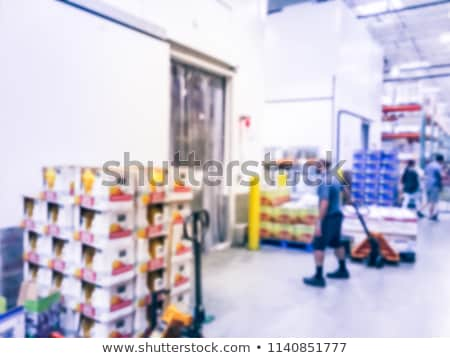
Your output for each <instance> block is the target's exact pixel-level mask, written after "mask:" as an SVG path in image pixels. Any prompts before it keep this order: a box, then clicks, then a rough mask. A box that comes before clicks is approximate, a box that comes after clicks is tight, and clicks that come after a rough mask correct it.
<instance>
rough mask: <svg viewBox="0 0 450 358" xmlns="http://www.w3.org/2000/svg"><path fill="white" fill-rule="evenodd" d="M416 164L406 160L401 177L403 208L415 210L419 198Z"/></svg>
mask: <svg viewBox="0 0 450 358" xmlns="http://www.w3.org/2000/svg"><path fill="white" fill-rule="evenodd" d="M415 165H416V162H415V161H414V160H408V164H407V165H406V168H405V171H404V172H403V175H402V185H403V203H402V207H403V208H410V209H416V208H417V202H418V198H419V195H418V194H419V189H420V182H419V174H418V173H417V170H416V169H415Z"/></svg>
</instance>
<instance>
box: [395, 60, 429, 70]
mask: <svg viewBox="0 0 450 358" xmlns="http://www.w3.org/2000/svg"><path fill="white" fill-rule="evenodd" d="M398 67H399V69H400V70H410V69H414V68H422V67H430V63H429V62H427V61H414V62H406V63H402V64H400V65H398Z"/></svg>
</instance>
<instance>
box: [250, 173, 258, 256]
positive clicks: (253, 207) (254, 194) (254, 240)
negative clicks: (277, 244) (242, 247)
mask: <svg viewBox="0 0 450 358" xmlns="http://www.w3.org/2000/svg"><path fill="white" fill-rule="evenodd" d="M260 201H261V190H260V183H259V177H258V176H254V177H253V178H252V179H251V181H250V191H249V194H248V249H249V250H259V225H260V221H259V220H260V205H261V202H260Z"/></svg>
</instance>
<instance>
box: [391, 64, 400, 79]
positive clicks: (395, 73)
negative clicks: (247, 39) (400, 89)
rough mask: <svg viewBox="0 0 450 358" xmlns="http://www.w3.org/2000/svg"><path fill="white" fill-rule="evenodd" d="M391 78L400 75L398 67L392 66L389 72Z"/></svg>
mask: <svg viewBox="0 0 450 358" xmlns="http://www.w3.org/2000/svg"><path fill="white" fill-rule="evenodd" d="M389 74H390V75H391V76H392V77H398V76H399V75H400V69H399V68H398V66H392V68H391V71H390V73H389Z"/></svg>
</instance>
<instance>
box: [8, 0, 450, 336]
mask: <svg viewBox="0 0 450 358" xmlns="http://www.w3.org/2000/svg"><path fill="white" fill-rule="evenodd" d="M0 44H1V45H2V46H1V56H0V72H1V76H0V78H1V80H0V123H1V130H0V151H1V152H2V153H3V158H4V159H3V160H4V161H5V162H4V163H3V168H4V174H3V175H2V176H1V177H0V188H1V189H2V192H1V198H2V204H1V205H0V228H1V229H2V230H1V231H0V232H1V235H0V248H2V250H1V251H0V296H4V297H5V301H6V303H5V304H4V306H5V310H6V309H13V308H14V307H15V306H16V305H17V304H16V303H17V300H18V299H19V302H21V305H23V302H26V301H24V299H23V297H22V301H21V300H20V297H19V296H20V295H22V296H23V295H25V296H27V294H26V293H25V292H26V291H27V289H25V288H24V283H29V282H34V286H33V287H34V288H33V289H29V288H28V291H30V290H31V291H33V292H35V294H34V295H32V296H33V297H31V298H30V299H31V300H39V299H42V298H44V297H47V296H48V295H49V294H53V293H54V292H57V293H59V294H60V295H61V296H62V297H63V300H62V302H63V303H61V302H60V300H59V298H58V299H56V300H55V302H58V305H60V306H58V307H56V308H55V307H53V308H52V309H50V308H49V307H50V306H51V305H50V306H49V307H47V308H48V309H43V311H42V312H44V311H45V312H47V313H48V314H49V315H50V316H51V315H52V314H53V315H54V316H58V319H57V321H58V324H57V327H58V329H56V328H55V329H54V330H56V331H58V332H62V333H63V334H64V335H67V336H86V337H96V336H97V337H106V336H112V337H117V336H142V335H144V332H146V333H145V334H148V330H149V328H150V326H151V325H152V324H153V323H152V322H150V316H149V309H150V308H149V307H150V306H152V305H153V306H155V305H156V303H153V304H150V302H149V300H150V297H151V295H152V293H158V292H159V291H161V290H166V291H167V292H165V295H166V296H167V297H168V298H167V297H166V298H164V299H162V301H163V302H162V304H161V305H158V307H157V308H155V310H157V311H158V312H159V313H161V312H162V311H163V310H164V308H167V305H169V304H170V303H174V304H175V303H176V304H177V305H178V306H177V307H178V308H179V309H180V311H183V312H192V309H193V308H194V307H195V305H196V297H197V296H198V295H196V294H195V292H194V291H195V289H194V288H195V284H196V283H198V282H199V281H200V279H201V278H200V277H198V276H195V270H194V267H195V265H194V263H195V260H194V257H195V252H194V251H195V250H194V247H193V244H192V242H191V244H188V243H187V242H186V240H185V239H186V237H184V236H183V234H182V229H181V227H182V223H180V222H178V221H177V220H176V218H177V217H178V216H179V217H181V218H183V219H184V220H185V222H187V218H188V217H189V215H190V214H191V213H192V212H195V211H197V210H199V209H203V210H207V211H208V213H209V217H210V222H209V227H208V229H207V231H206V233H205V237H204V238H203V242H202V245H201V252H202V253H203V255H202V258H203V272H202V274H203V276H202V277H203V279H202V282H203V296H204V301H205V305H206V307H207V310H208V311H211V313H212V314H214V316H215V320H213V321H212V322H211V323H210V324H208V325H206V326H205V328H204V332H205V335H208V336H220V337H222V336H277V337H281V336H310V337H311V336H389V337H391V336H394V337H395V336H418V337H423V336H426V337H428V336H441V335H448V334H449V333H450V322H449V321H448V320H446V319H445V317H448V316H449V315H445V312H448V311H449V309H448V307H447V304H446V302H448V299H450V289H448V288H447V287H446V285H445V281H446V278H447V276H448V275H447V273H448V272H449V270H450V267H448V264H446V262H447V261H448V260H446V257H445V256H446V254H445V253H446V252H447V251H448V249H449V245H450V244H449V243H448V242H446V240H445V236H446V232H447V230H448V228H449V226H448V225H449V224H448V222H446V212H447V210H448V207H447V206H448V205H447V200H450V195H448V194H447V186H446V185H447V183H448V181H447V174H446V173H447V171H446V161H447V160H448V159H449V158H450V137H449V131H450V107H449V104H450V93H449V90H450V2H449V1H443V0H439V1H432V0H344V1H343V0H333V1H327V0H323V1H304V0H303V1H301V0H300V1H298V0H297V1H295V0H239V1H238V0H189V1H186V0H165V1H162V0H160V1H158V0H127V1H123V0H34V1H30V0H0ZM125 152H128V153H130V158H131V159H132V160H134V161H140V162H141V163H143V166H145V167H147V166H148V164H147V162H148V161H152V162H153V163H155V164H156V166H161V165H162V162H163V161H168V160H169V161H170V160H172V159H173V158H174V155H175V153H180V154H181V158H186V157H187V155H188V154H189V153H190V152H194V153H195V154H196V158H197V159H199V160H201V161H202V163H204V162H206V161H209V160H215V161H218V162H221V163H223V164H224V172H226V170H227V169H226V168H227V164H228V163H230V162H231V161H238V162H239V163H244V162H245V161H249V160H252V161H257V162H258V163H261V165H258V167H257V168H256V169H255V173H257V174H259V175H263V173H264V172H265V171H266V172H267V171H269V172H270V173H271V175H273V177H274V178H275V179H276V180H275V183H274V184H272V185H269V184H267V183H262V182H261V183H259V185H257V186H252V187H250V188H249V187H248V186H245V185H242V183H241V181H242V180H243V179H249V178H248V176H246V175H245V173H242V171H240V170H239V169H237V170H233V171H230V173H231V174H230V175H231V176H230V182H229V183H223V182H222V183H221V185H217V186H208V185H196V186H192V185H191V184H192V183H188V182H187V181H185V182H180V180H172V181H171V180H170V179H169V182H168V184H167V185H166V186H164V187H163V188H162V189H161V188H155V185H154V182H153V181H152V180H148V182H147V183H146V184H145V185H144V186H143V187H142V188H140V187H139V185H136V183H134V182H132V183H124V182H118V183H117V184H116V185H115V186H114V188H115V189H111V188H105V187H102V186H101V185H100V184H99V183H100V181H101V180H102V178H104V173H102V171H101V167H102V165H103V164H104V163H105V162H106V161H109V160H114V161H119V162H120V165H119V166H122V165H124V153H125ZM327 152H331V157H330V159H331V160H332V162H333V163H336V162H338V161H340V160H343V161H344V164H343V167H342V172H341V173H342V174H343V175H345V176H346V178H347V179H348V182H351V183H352V186H351V188H350V190H349V192H350V194H351V195H350V197H349V198H347V200H346V204H350V202H351V201H352V202H357V203H358V204H359V205H360V206H364V207H365V208H364V210H363V211H362V214H363V216H364V218H365V220H366V221H367V223H368V226H369V229H370V230H373V231H379V232H382V233H383V234H384V235H385V238H386V240H387V242H388V244H389V245H390V249H392V250H393V252H396V255H397V256H395V257H396V259H395V260H394V261H395V262H394V263H395V264H396V265H393V266H392V265H389V266H387V267H385V268H384V269H383V270H380V271H378V270H371V269H367V268H366V267H365V266H364V265H362V264H356V263H355V264H353V263H352V264H351V266H350V271H351V272H352V279H351V280H350V281H349V282H348V283H347V282H346V283H342V282H337V283H334V282H333V283H330V287H328V288H327V289H326V290H325V291H322V292H316V291H314V290H311V289H310V288H308V287H303V284H302V282H301V278H302V276H303V275H304V274H306V273H307V272H309V271H310V270H311V269H312V268H313V260H312V255H311V251H312V246H311V241H312V239H313V234H314V225H315V221H316V220H317V216H318V215H319V213H318V207H317V201H318V199H317V195H316V190H317V188H315V187H311V186H308V185H305V184H304V180H300V181H299V183H295V184H292V182H291V181H290V179H292V178H295V177H300V178H301V177H302V166H303V165H304V164H305V163H308V162H310V161H313V160H318V159H320V158H324V157H325V155H326V153H327ZM265 153H270V156H271V158H272V159H273V160H275V165H273V166H271V167H268V166H267V165H266V166H265V165H263V161H264V160H265V157H264V154H265ZM437 153H440V154H442V155H443V156H444V163H443V165H442V168H441V169H442V172H441V174H442V187H441V191H440V194H439V195H440V196H439V203H438V204H437V206H436V207H437V208H438V209H436V211H435V213H434V214H436V215H437V212H439V214H440V215H439V218H440V221H439V222H431V221H429V220H424V221H420V222H419V220H418V218H417V216H416V210H418V209H419V208H420V207H421V204H422V203H425V202H426V201H427V198H426V195H425V194H426V192H427V187H426V185H427V184H426V183H427V176H426V175H427V170H426V166H427V165H428V164H429V163H430V162H433V158H435V154H437ZM408 161H409V162H414V165H413V167H414V170H415V171H416V172H417V175H418V177H419V180H420V183H419V184H418V188H417V190H416V192H417V200H416V201H414V202H412V201H411V202H410V200H412V199H411V197H410V196H407V195H405V190H404V189H405V188H404V184H405V183H404V182H403V181H402V177H403V174H404V172H405V168H406V166H407V163H408ZM173 164H174V166H177V165H178V164H177V163H173ZM266 164H267V163H266ZM184 169H186V170H187V169H189V168H184ZM191 170H193V171H195V172H196V173H197V174H198V175H199V176H200V177H201V176H204V175H205V173H204V172H203V170H202V169H201V168H197V167H195V168H191ZM170 172H171V168H169V170H168V173H164V174H161V175H166V174H167V176H168V177H169V178H170V177H171V175H170ZM121 175H122V174H121ZM160 189H161V190H160ZM160 191H161V192H163V194H161V195H162V197H159V199H158V200H156V199H155V198H154V196H153V195H156V194H155V193H158V192H160ZM406 194H409V193H407V192H406ZM24 195H25V197H24ZM142 195H144V196H145V197H146V199H145V200H144V201H142V202H141V196H142ZM183 195H184V196H183ZM86 198H87V199H86ZM343 200H344V201H345V198H343ZM414 200H415V199H414ZM117 202H119V204H117ZM142 203H143V204H142ZM127 205H128V206H127ZM343 212H344V216H345V219H344V226H343V237H345V242H346V246H347V248H348V250H347V251H348V255H349V257H351V250H352V249H353V250H355V248H357V247H358V243H361V241H362V240H364V239H365V237H366V236H367V235H366V233H364V231H363V229H362V226H361V225H360V224H359V221H358V218H357V217H356V213H355V210H354V209H353V208H352V207H351V206H350V205H346V206H344V208H343ZM119 214H120V215H119ZM177 215H178V216H177ZM430 215H431V214H430ZM93 217H94V219H92V218H93ZM95 218H98V219H97V220H96V219H95ZM174 218H175V219H174ZM92 220H93V222H94V223H96V224H95V225H94V224H92ZM177 224H178V225H177ZM114 225H118V226H114ZM127 225H128V226H127ZM155 225H156V226H155ZM158 225H162V226H158ZM19 226H21V228H19ZM117 227H119V229H118V230H116V231H114V230H113V229H112V228H117ZM149 228H150V229H149ZM155 228H159V229H158V230H160V231H156V234H155V232H154V231H152V230H157V229H155ZM139 230H144V231H142V232H144V234H142V232H141V231H139ZM205 230H206V228H205ZM113 232H116V234H115V236H114V234H113ZM117 232H119V234H117ZM83 233H87V234H86V235H87V236H83V235H84V234H83ZM155 235H156V237H157V240H156V241H158V245H159V246H158V245H157V244H151V243H150V242H151V241H152V239H153V238H154V237H155ZM118 236H120V238H125V239H126V240H128V241H126V240H125V239H124V240H125V241H124V240H122V241H121V240H110V239H111V238H114V237H115V238H117V237H118ZM83 237H85V239H83ZM86 238H87V239H86ZM96 238H97V239H96ZM140 239H143V240H144V241H145V242H144V241H142V240H141V241H140ZM96 240H99V241H96ZM112 241H114V243H113V242H112ZM118 242H121V243H120V244H119V243H118ZM152 245H153V246H152ZM155 245H156V246H157V247H156V248H155V247H154V246H155ZM180 245H181V246H180ZM183 245H185V246H186V248H185V249H186V250H187V251H186V250H185V251H183V250H184V249H183V247H184V246H183ZM178 249H180V250H181V251H177V250H178ZM158 250H159V251H158ZM128 251H129V254H130V256H126V257H127V259H124V258H123V257H125V256H123V255H125V254H124V252H128ZM95 252H96V253H95ZM180 252H181V254H180ZM183 253H187V255H185V256H183V255H182V254H183ZM178 254H180V255H181V256H183V257H182V258H181V259H180V258H174V257H175V256H176V255H178ZM416 254H417V257H420V259H419V260H418V261H417V262H415V261H416ZM65 255H66V256H65ZM95 255H97V256H95ZM120 255H122V256H120ZM127 255H128V254H127ZM419 255H420V256H419ZM172 256H173V257H172ZM95 257H97V259H95ZM99 257H100V258H99ZM159 259H161V260H163V259H164V263H162V261H154V260H159ZM55 260H56V261H55ZM96 260H98V261H96ZM127 260H128V261H127ZM405 261H407V262H405ZM61 262H62V263H61ZM117 262H119V263H120V265H122V266H120V265H119V264H118V263H117ZM155 262H156V263H155ZM158 262H159V264H157V263H158ZM330 262H332V261H331V260H329V261H328V263H329V264H330V265H331V263H330ZM58 263H59V264H58ZM328 263H327V264H328ZM141 264H144V266H145V265H147V266H145V268H144V269H140V267H141ZM333 264H334V263H333ZM58 265H60V266H58ZM61 265H62V266H63V268H61V267H62V266H61ZM111 265H113V266H112V267H113V271H111ZM153 265H156V266H153ZM158 265H159V266H158ZM58 267H59V269H58ZM121 267H122V268H124V267H127V268H128V269H124V270H125V271H126V272H125V276H122V277H121V278H118V276H120V275H121V274H122V275H123V274H124V272H122V271H121V272H120V273H117V272H118V271H117V269H120V268H121ZM114 270H116V271H114ZM119 271H120V270H119ZM128 271H129V272H128ZM86 272H88V273H90V274H91V276H89V275H88V276H86V275H87V274H86ZM85 274H86V275H85ZM92 275H94V277H95V278H94V279H92ZM237 277H238V279H237ZM102 280H103V281H102ZM139 280H140V281H139ZM180 280H181V281H180ZM183 280H187V281H189V282H188V284H185V283H186V282H187V281H186V282H185V281H183ZM139 282H140V283H139ZM158 282H159V283H158ZM179 282H182V283H183V284H185V285H182V287H181V288H179V287H178V283H179ZM125 284H126V285H128V286H123V285H125ZM21 285H22V290H21V289H20V286H21ZM90 285H91V286H92V287H91V286H90ZM441 286H444V287H443V288H442V290H441V291H440V292H441V294H440V295H431V292H432V291H431V289H433V290H435V289H436V287H441ZM124 287H125V288H124ZM95 290H97V291H95ZM98 291H100V292H101V294H100V293H98V295H99V296H98V297H103V298H104V297H107V298H109V299H110V300H111V302H114V304H113V303H112V306H111V307H113V306H114V311H115V310H116V309H118V313H117V312H116V315H109V313H108V314H107V312H108V310H109V308H111V307H103V306H102V302H104V301H102V299H101V298H95V297H96V296H95V295H94V294H93V293H92V292H98ZM124 292H126V294H124ZM101 295H105V296H101ZM49 297H50V296H49ZM96 300H98V301H96ZM117 300H119V301H117ZM106 301H108V300H106ZM52 302H53V301H52ZM118 303H121V304H122V306H120V304H119V306H117V304H118ZM125 303H126V304H125ZM425 304H426V305H427V307H429V308H430V309H429V310H427V312H424V310H422V309H421V308H422V307H423V305H425ZM98 305H99V306H98ZM86 307H87V308H86ZM117 307H119V308H117ZM52 310H53V311H52ZM102 310H104V311H105V313H104V314H103V315H102V314H100V312H103V311H102ZM111 310H112V308H111ZM31 311H33V310H31ZM38 311H39V312H35V311H33V313H34V314H37V316H39V315H38V313H42V312H41V311H40V310H38ZM49 312H50V313H49ZM93 312H94V313H93ZM95 312H96V314H95ZM410 312H415V313H414V315H411V314H410ZM355 313H357V314H355ZM24 314H28V316H26V317H27V322H29V323H28V328H27V332H26V334H27V335H28V336H39V335H43V336H46V335H47V334H48V329H47V330H44V333H42V332H41V333H39V334H38V333H37V332H38V331H39V327H40V324H39V323H38V322H40V321H39V319H38V318H36V317H37V316H35V317H34V318H33V319H35V321H33V319H32V318H30V317H31V316H30V308H29V307H28V310H27V306H26V305H25V313H24ZM59 316H62V317H59ZM413 318H414V319H413ZM30 322H31V323H30ZM236 322H240V323H239V324H237V323H236ZM367 322H370V324H367ZM166 323H167V322H166ZM33 324H34V326H33ZM20 325H21V324H20V323H19V326H20ZM30 325H31V326H30ZM30 327H32V328H30ZM55 327H56V326H55ZM47 328H48V327H47ZM152 328H154V327H152ZM30 329H31V331H30ZM5 332H6V331H5ZM7 332H9V333H8V334H10V335H14V334H13V333H11V331H7ZM30 332H31V333H30ZM0 333H1V331H0ZM5 335H7V334H5ZM19 335H20V334H19Z"/></svg>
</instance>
